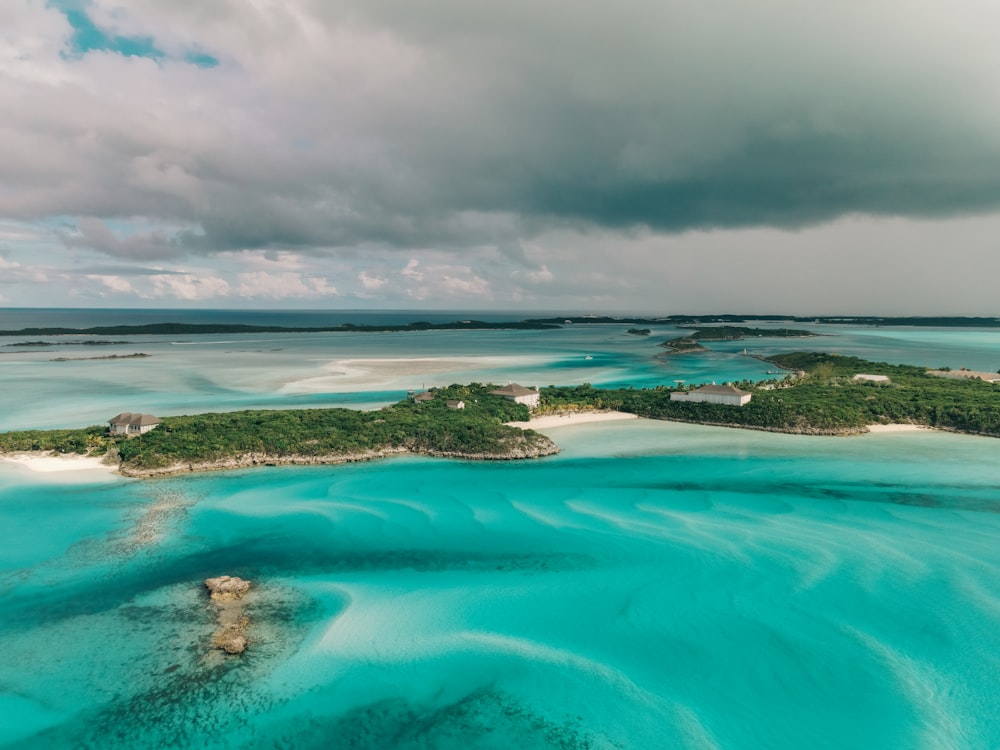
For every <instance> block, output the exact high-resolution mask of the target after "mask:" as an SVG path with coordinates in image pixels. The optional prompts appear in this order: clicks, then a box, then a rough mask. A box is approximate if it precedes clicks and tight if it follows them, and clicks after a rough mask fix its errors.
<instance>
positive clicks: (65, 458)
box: [0, 453, 118, 474]
mask: <svg viewBox="0 0 1000 750" xmlns="http://www.w3.org/2000/svg"><path fill="white" fill-rule="evenodd" d="M0 460H3V461H10V462H11V463H16V464H20V465H21V466H24V467H25V468H27V469H30V470H31V471H34V472H38V473H39V474H52V473H58V472H63V471H90V472H98V471H99V472H102V473H105V474H112V473H114V472H116V471H117V470H118V467H117V466H112V465H109V464H106V463H104V459H103V458H101V457H100V456H77V455H57V454H52V453H0Z"/></svg>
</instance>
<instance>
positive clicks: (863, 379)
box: [851, 372, 889, 383]
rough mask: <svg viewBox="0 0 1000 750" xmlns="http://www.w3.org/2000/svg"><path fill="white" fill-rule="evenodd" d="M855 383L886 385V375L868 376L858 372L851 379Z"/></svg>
mask: <svg viewBox="0 0 1000 750" xmlns="http://www.w3.org/2000/svg"><path fill="white" fill-rule="evenodd" d="M851 380H853V381H854V382H855V383H888V382H889V376H888V375H868V374H866V373H863V372H859V373H858V374H857V375H855V376H854V377H853V378H851Z"/></svg>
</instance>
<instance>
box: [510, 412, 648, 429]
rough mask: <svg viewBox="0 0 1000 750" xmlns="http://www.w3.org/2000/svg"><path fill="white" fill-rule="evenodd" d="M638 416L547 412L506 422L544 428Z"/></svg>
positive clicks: (517, 425) (635, 417) (615, 420)
mask: <svg viewBox="0 0 1000 750" xmlns="http://www.w3.org/2000/svg"><path fill="white" fill-rule="evenodd" d="M638 418H639V417H638V416H636V415H635V414H627V413H625V412H623V411H579V412H567V413H565V414H547V415H545V416H543V417H534V418H532V419H531V420H530V421H528V422H508V423H507V424H508V425H510V426H511V427H520V428H521V429H529V430H544V429H548V428H550V427H568V426H569V425H576V424H585V423H587V422H618V421H620V420H623V419H638Z"/></svg>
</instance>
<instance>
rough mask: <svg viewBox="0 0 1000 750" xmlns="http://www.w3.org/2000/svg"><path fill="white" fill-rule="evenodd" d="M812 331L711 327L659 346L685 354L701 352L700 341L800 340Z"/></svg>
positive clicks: (672, 352)
mask: <svg viewBox="0 0 1000 750" xmlns="http://www.w3.org/2000/svg"><path fill="white" fill-rule="evenodd" d="M815 335H816V334H815V333H813V332H812V331H803V330H799V329H796V328H745V327H743V326H712V327H710V328H699V329H697V330H695V331H692V332H691V333H689V334H687V335H686V336H680V337H678V338H675V339H671V340H670V341H664V342H663V343H662V344H660V346H665V347H667V348H668V349H670V350H671V352H670V353H671V354H686V353H689V352H703V351H706V348H705V347H704V346H702V345H701V343H700V342H702V341H739V340H741V339H745V338H747V337H760V338H763V337H766V336H770V337H773V338H802V337H804V336H815Z"/></svg>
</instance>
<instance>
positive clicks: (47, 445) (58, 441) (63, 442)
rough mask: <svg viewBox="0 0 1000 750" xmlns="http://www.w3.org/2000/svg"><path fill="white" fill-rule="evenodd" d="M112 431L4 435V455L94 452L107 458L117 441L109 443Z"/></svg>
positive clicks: (0, 442)
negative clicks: (30, 452)
mask: <svg viewBox="0 0 1000 750" xmlns="http://www.w3.org/2000/svg"><path fill="white" fill-rule="evenodd" d="M107 434H108V428H107V427H105V426H102V425H94V426H92V427H84V428H83V429H79V430H23V431H21V432H2V433H0V453H14V452H19V451H56V452H58V453H78V454H80V455H83V454H85V453H91V454H94V455H100V456H103V455H104V454H105V453H106V452H107V451H108V448H109V447H110V446H111V444H112V442H113V441H110V440H108V436H107Z"/></svg>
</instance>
